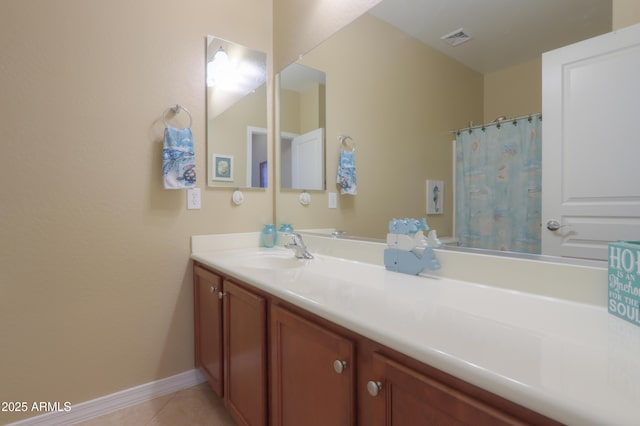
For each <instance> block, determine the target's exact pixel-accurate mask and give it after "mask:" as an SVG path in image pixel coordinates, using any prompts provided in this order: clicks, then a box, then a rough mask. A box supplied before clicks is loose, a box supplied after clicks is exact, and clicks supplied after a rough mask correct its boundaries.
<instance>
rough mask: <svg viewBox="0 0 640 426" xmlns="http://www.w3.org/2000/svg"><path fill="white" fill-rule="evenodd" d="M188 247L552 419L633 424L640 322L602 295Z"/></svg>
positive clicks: (326, 259)
mask: <svg viewBox="0 0 640 426" xmlns="http://www.w3.org/2000/svg"><path fill="white" fill-rule="evenodd" d="M225 246H226V247H230V245H228V244H226V245H225ZM231 246H233V245H231ZM193 250H194V251H193V253H192V256H191V257H192V259H194V260H197V261H199V262H201V263H203V264H206V265H209V266H211V267H214V268H216V269H218V270H220V271H222V272H224V273H227V274H229V275H231V276H234V277H236V278H237V279H239V280H242V281H245V282H247V283H249V284H251V285H254V286H255V287H257V288H260V289H263V290H264V291H267V292H269V293H271V294H273V295H274V296H277V297H279V298H281V299H283V300H286V301H288V302H291V303H293V304H295V305H297V306H299V307H301V308H304V309H306V310H308V311H310V312H312V313H314V314H317V315H319V316H321V317H323V318H326V319H328V320H330V321H333V322H335V323H336V324H339V325H342V326H344V327H346V328H349V329H351V330H353V331H355V332H357V333H359V334H361V335H363V336H365V337H368V338H370V339H372V340H375V341H377V342H379V343H381V344H384V345H386V346H389V347H391V348H393V349H395V350H398V351H399V352H402V353H404V354H406V355H409V356H411V357H413V358H415V359H417V360H420V361H422V362H424V363H426V364H429V365H431V366H433V367H435V368H438V369H440V370H442V371H445V372H447V373H449V374H452V375H453V376H456V377H458V378H460V379H462V380H465V381H467V382H469V383H472V384H474V385H476V386H478V387H481V388H483V389H486V390H488V391H491V392H493V393H495V394H497V395H500V396H502V397H504V398H506V399H509V400H511V401H514V402H516V403H518V404H521V405H523V406H525V407H528V408H530V409H532V410H534V411H537V412H539V413H541V414H544V415H546V416H548V417H551V418H553V419H556V420H558V421H560V422H563V423H567V424H574V425H591V424H593V425H604V424H606V425H614V424H615V425H618V424H619V425H633V424H636V425H637V424H640V419H639V416H638V414H637V413H636V406H637V404H638V403H640V357H639V355H640V328H639V327H636V326H634V325H632V324H629V323H627V322H625V321H623V320H621V319H619V318H616V317H613V316H611V315H609V314H608V313H607V311H606V308H605V306H604V303H603V304H602V305H600V306H598V305H593V304H586V303H579V302H574V301H571V300H567V299H562V298H553V297H548V296H543V295H536V294H531V293H528V292H522V291H516V290H513V289H508V288H501V287H493V286H488V285H481V284H475V283H471V282H466V281H460V280H454V279H450V278H442V277H440V278H426V277H419V276H411V275H406V274H400V273H395V272H390V271H387V270H385V268H384V266H382V265H375V264H370V263H365V262H358V261H353V260H347V259H343V258H337V257H332V256H326V255H318V254H315V253H314V254H315V258H314V259H312V260H310V261H302V260H301V261H300V263H301V265H300V266H296V267H293V268H283V269H268V268H262V267H260V264H259V262H258V264H252V262H247V261H246V260H247V259H252V258H255V256H260V255H261V253H270V254H277V253H279V252H283V253H284V254H283V256H287V255H289V254H291V256H293V254H292V252H291V251H289V250H286V249H283V248H278V247H276V248H274V249H259V248H228V249H220V250H210V248H203V247H202V246H199V247H195V246H194V248H193ZM253 263H255V262H253Z"/></svg>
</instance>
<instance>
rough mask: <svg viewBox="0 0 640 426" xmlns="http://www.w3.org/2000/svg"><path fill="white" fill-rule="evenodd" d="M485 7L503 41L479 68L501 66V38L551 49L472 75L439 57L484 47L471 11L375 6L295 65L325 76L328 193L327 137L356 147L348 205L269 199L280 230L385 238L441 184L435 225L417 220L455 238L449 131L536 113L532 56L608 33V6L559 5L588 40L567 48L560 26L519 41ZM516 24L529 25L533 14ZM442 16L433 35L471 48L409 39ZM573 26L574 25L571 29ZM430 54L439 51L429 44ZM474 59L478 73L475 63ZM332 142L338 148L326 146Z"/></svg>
mask: <svg viewBox="0 0 640 426" xmlns="http://www.w3.org/2000/svg"><path fill="white" fill-rule="evenodd" d="M418 3H420V4H421V5H423V6H424V8H423V9H420V10H415V11H414V12H413V13H406V12H407V9H406V8H407V7H408V6H409V5H410V4H414V5H417V4H418ZM494 3H496V4H497V3H500V2H488V3H484V2H483V5H482V7H483V8H485V9H486V10H483V11H481V16H487V15H490V16H495V17H496V19H493V20H492V21H491V26H493V27H495V28H496V29H497V32H498V33H502V35H503V36H502V38H498V39H497V40H495V39H494V42H493V45H491V44H490V45H489V47H488V48H489V49H490V51H488V53H490V54H488V55H485V57H484V59H488V58H489V56H496V55H494V54H495V53H498V52H501V53H502V56H503V57H502V58H500V59H501V60H502V59H505V58H507V59H508V58H509V57H510V56H512V55H509V53H507V51H506V50H504V49H505V43H506V42H507V41H509V40H507V39H515V40H516V41H519V44H520V47H519V48H520V50H522V49H523V46H524V45H525V44H529V41H530V40H529V39H530V38H532V37H533V38H535V34H538V35H540V36H542V35H541V33H540V31H539V28H541V27H544V28H546V29H547V30H548V31H547V30H545V34H543V35H544V38H545V40H546V41H547V42H548V43H552V44H547V45H545V47H543V48H542V50H539V51H530V52H528V55H527V56H525V57H519V58H518V61H519V62H517V63H503V64H502V65H501V66H500V68H489V67H488V65H486V64H485V65H486V66H487V68H486V69H482V70H479V69H476V68H474V67H475V65H473V66H472V65H466V64H465V63H463V62H461V61H462V59H461V58H457V59H454V58H452V57H451V56H449V55H448V54H447V53H446V50H447V49H458V50H457V51H459V50H460V49H464V50H467V51H471V52H472V53H474V56H478V55H477V54H481V53H482V52H481V49H480V47H479V46H480V45H481V44H485V45H486V43H481V41H480V36H481V34H480V33H478V32H476V31H472V30H473V29H474V26H475V25H477V24H478V22H477V21H482V19H479V20H477V21H476V20H475V18H474V16H475V15H476V14H474V12H469V11H468V10H466V7H467V6H469V5H470V4H469V2H466V1H450V0H448V1H440V0H433V1H431V0H430V1H424V2H399V1H397V0H383V1H382V2H380V3H379V5H378V6H376V7H374V8H373V9H372V11H371V12H370V13H367V14H365V15H363V16H361V17H360V18H358V19H356V20H355V21H354V22H352V23H351V24H350V25H348V26H347V27H345V28H343V29H342V30H340V31H339V32H338V33H336V34H334V35H333V36H332V37H330V38H329V39H327V40H326V41H325V42H324V43H322V44H320V45H319V46H318V47H316V48H314V49H313V50H311V51H310V52H308V53H307V54H305V55H304V57H303V58H302V59H301V60H299V61H298V62H299V63H301V64H304V65H307V66H311V67H313V68H316V69H322V70H323V71H325V72H326V75H327V81H328V82H329V84H327V87H326V90H327V94H326V99H327V127H326V138H327V141H329V142H328V143H327V150H326V160H327V165H326V172H327V181H328V182H330V183H329V184H328V191H336V190H337V188H336V187H335V186H334V185H335V184H334V183H331V182H332V179H333V178H332V176H335V173H336V169H337V167H336V165H337V156H338V146H337V145H338V144H337V137H338V136H339V135H340V134H348V135H350V136H351V137H352V138H353V140H354V141H355V142H356V146H357V154H356V156H357V163H356V164H357V169H358V195H356V196H339V199H338V208H337V209H330V210H327V208H326V206H327V202H326V200H320V201H319V202H316V203H315V204H314V205H311V206H308V207H305V208H301V207H300V206H299V205H298V204H297V198H296V197H295V196H294V195H293V194H287V193H286V192H279V193H278V194H277V199H276V202H277V204H276V214H277V219H278V221H284V222H289V223H293V224H294V226H296V227H297V228H298V229H301V228H302V229H304V228H307V229H308V228H314V229H315V228H322V229H339V230H344V231H346V232H347V234H348V235H352V236H358V237H367V238H376V239H384V238H385V236H386V232H387V223H388V220H389V219H390V218H393V217H424V216H426V211H425V206H426V192H427V191H426V180H441V181H443V182H444V187H445V191H446V192H447V193H445V194H444V200H445V203H446V204H445V206H444V212H445V214H443V215H439V216H427V219H428V222H429V225H430V227H431V228H432V229H436V230H437V232H438V235H439V236H450V235H452V234H453V213H454V208H453V203H452V200H453V199H454V198H455V197H454V195H453V193H452V192H451V191H452V189H453V188H454V186H455V185H454V182H453V177H452V176H453V145H452V141H453V139H454V138H455V137H454V134H453V133H452V130H455V129H460V128H465V127H467V126H469V123H470V122H473V123H475V124H482V123H483V122H489V121H491V120H493V119H494V118H496V117H498V116H501V115H504V116H507V117H509V118H511V117H516V116H523V115H528V114H534V113H539V112H541V110H542V95H541V87H542V81H541V53H542V52H543V51H545V50H549V49H554V48H557V47H561V46H563V45H565V44H568V43H572V42H576V41H579V40H580V39H583V38H585V37H592V36H596V35H599V34H602V33H605V32H608V31H610V29H611V3H610V2H607V1H603V2H599V4H600V5H601V6H602V7H600V6H595V5H594V4H595V3H594V2H591V3H590V5H591V6H589V7H585V3H584V2H580V1H570V2H566V3H565V2H563V6H566V5H570V7H573V8H574V9H573V10H569V9H567V10H565V13H563V14H560V16H561V17H562V19H564V20H566V21H569V20H574V21H580V23H581V24H582V27H587V29H588V30H589V31H590V32H588V33H586V34H584V33H583V34H582V35H580V36H575V35H574V36H573V37H578V38H568V39H567V38H566V37H565V36H564V35H563V34H561V33H562V30H563V28H562V27H563V26H564V25H561V26H554V27H551V26H550V25H551V24H550V22H551V20H550V19H549V18H545V17H544V16H540V18H539V20H538V21H537V22H536V23H534V28H536V30H535V32H531V33H526V32H524V31H522V32H520V29H521V26H520V24H519V21H518V20H514V18H513V17H514V16H517V14H516V12H517V11H515V10H507V8H505V7H498V9H491V4H494ZM525 3H527V4H531V5H533V9H537V8H541V9H543V10H544V7H542V3H544V6H545V7H546V6H553V5H554V4H556V5H557V4H558V3H559V2H549V1H544V2H538V1H535V0H529V1H527V2H525ZM501 4H502V3H501ZM520 4H521V2H519V3H518V5H520ZM383 8H384V9H386V10H387V11H390V12H394V11H395V13H396V14H397V15H403V14H404V15H409V16H411V15H413V17H414V18H416V19H413V23H412V25H411V28H403V27H402V24H401V23H400V22H396V21H394V22H393V24H391V23H390V21H391V20H390V19H389V20H385V19H382V17H381V16H378V15H381V12H380V11H381V10H382V9H383ZM518 8H519V6H518V7H516V8H515V9H518ZM527 10H529V9H527ZM379 12H380V13H379ZM595 12H602V13H603V17H602V18H597V20H598V22H601V23H602V22H604V24H598V25H594V24H593V22H590V21H588V19H596V18H595V17H594V16H593V14H594V13H595ZM478 13H480V12H478ZM589 14H591V15H589ZM524 15H526V16H525V18H526V19H528V20H531V19H532V14H531V13H528V12H527V13H524ZM587 15H589V16H590V17H587ZM445 16H446V17H447V19H448V18H451V20H448V21H446V22H448V24H449V26H450V28H447V30H444V29H443V30H442V31H441V34H440V35H444V34H446V33H448V32H451V31H453V30H455V29H457V28H460V27H465V29H467V30H468V31H469V32H470V33H471V34H472V35H473V36H474V39H472V40H471V41H468V42H467V43H464V44H463V45H460V46H457V47H442V48H441V49H440V48H435V47H433V46H431V45H429V44H427V43H424V42H421V41H419V40H418V38H417V37H418V35H417V34H418V33H419V32H420V28H419V27H417V23H419V22H421V21H422V22H424V21H425V19H427V18H429V17H435V18H436V19H437V20H442V21H443V22H445V21H444V18H445ZM501 16H502V17H504V16H508V17H509V20H506V21H504V20H502V21H499V20H498V18H499V17H501ZM578 16H579V17H580V19H577V18H575V17H578ZM438 25H440V24H439V23H438ZM567 27H568V26H567ZM301 30H303V29H301ZM424 31H425V32H426V30H424ZM504 34H511V36H509V37H505V36H504ZM552 34H555V35H557V36H559V37H560V36H562V37H565V38H562V39H561V40H560V41H558V40H557V38H558V37H556V40H555V41H553V40H550V39H551V38H552V37H550V36H551V35H552ZM518 37H520V38H518ZM570 37H571V36H570ZM525 42H526V43H525ZM433 43H434V45H435V44H437V43H444V42H443V41H442V40H440V39H439V37H436V40H434V41H433ZM553 43H555V44H553ZM517 44H518V43H516V45H517ZM474 50H477V52H474ZM476 59H477V58H476ZM480 59H481V60H480V62H481V63H482V62H483V58H482V57H481V58H480ZM485 62H487V61H486V60H485ZM485 65H483V66H485ZM331 141H336V144H335V146H334V145H333V144H332V143H331ZM338 192H339V191H338ZM325 195H326V194H325ZM314 198H315V199H317V198H318V197H314Z"/></svg>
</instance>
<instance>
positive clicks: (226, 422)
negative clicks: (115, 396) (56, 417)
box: [78, 383, 236, 426]
mask: <svg viewBox="0 0 640 426" xmlns="http://www.w3.org/2000/svg"><path fill="white" fill-rule="evenodd" d="M235 424H236V423H235V422H234V421H233V419H232V418H231V416H230V415H229V413H228V412H227V410H226V409H225V408H224V403H223V402H222V400H221V399H220V398H218V396H217V395H216V394H215V393H213V391H212V390H211V388H210V387H209V385H208V384H207V383H202V384H199V385H197V386H194V387H192V388H188V389H184V390H181V391H178V392H175V393H172V394H168V395H164V396H161V397H158V398H155V399H152V400H151V401H147V402H143V403H140V404H138V405H134V406H131V407H128V408H123V409H122V410H119V411H114V412H113V413H110V414H105V415H104V416H100V417H96V418H95V419H91V420H88V421H85V422H82V423H78V425H80V426H111V425H113V426H115V425H118V426H127V425H132V426H133V425H135V426H143V425H144V426H169V425H170V426H175V425H185V426H235Z"/></svg>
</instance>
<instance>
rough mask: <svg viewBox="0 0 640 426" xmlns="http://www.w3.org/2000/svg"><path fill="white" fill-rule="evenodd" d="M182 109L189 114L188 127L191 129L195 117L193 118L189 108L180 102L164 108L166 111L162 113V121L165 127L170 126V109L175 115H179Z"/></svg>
mask: <svg viewBox="0 0 640 426" xmlns="http://www.w3.org/2000/svg"><path fill="white" fill-rule="evenodd" d="M181 110H182V111H184V112H186V113H187V115H188V116H189V125H188V126H187V128H189V129H190V128H191V124H192V123H193V119H192V118H191V113H190V112H189V110H188V109H186V108H185V107H183V106H182V105H180V104H176V105H175V106H172V107H169V108H167V109H165V110H164V112H163V113H162V122H163V123H164V127H169V124H168V123H167V114H168V113H169V111H171V112H173V115H178V114H179V113H180V111H181Z"/></svg>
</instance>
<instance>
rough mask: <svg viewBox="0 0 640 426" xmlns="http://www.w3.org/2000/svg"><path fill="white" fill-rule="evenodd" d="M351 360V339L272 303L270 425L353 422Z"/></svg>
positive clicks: (350, 423)
mask: <svg viewBox="0 0 640 426" xmlns="http://www.w3.org/2000/svg"><path fill="white" fill-rule="evenodd" d="M354 361H355V356H354V343H353V342H352V341H351V340H349V339H347V338H345V337H343V336H341V335H339V334H336V333H334V332H332V331H330V330H328V329H326V328H324V327H322V326H320V325H318V324H317V323H314V322H311V321H309V320H307V319H305V318H302V317H301V316H299V315H296V314H294V313H292V312H290V311H288V310H286V309H283V308H281V307H280V306H272V308H271V381H272V382H271V397H272V400H271V409H272V413H271V419H272V424H273V425H305V426H314V425H318V426H326V425H353V424H355V421H356V418H355V364H354Z"/></svg>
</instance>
